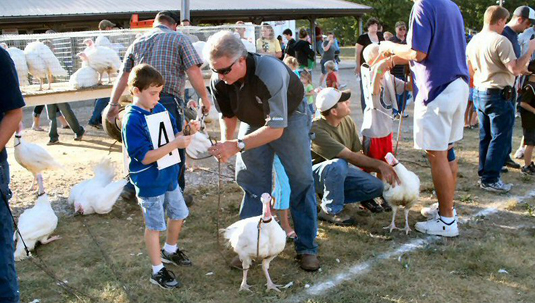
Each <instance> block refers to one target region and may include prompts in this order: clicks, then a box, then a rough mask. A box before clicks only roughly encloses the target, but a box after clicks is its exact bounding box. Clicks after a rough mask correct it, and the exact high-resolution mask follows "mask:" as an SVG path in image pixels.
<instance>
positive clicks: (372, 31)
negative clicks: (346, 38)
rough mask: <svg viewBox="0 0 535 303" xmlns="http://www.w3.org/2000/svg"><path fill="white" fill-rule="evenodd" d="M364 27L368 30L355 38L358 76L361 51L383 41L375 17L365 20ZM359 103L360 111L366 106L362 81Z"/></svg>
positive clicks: (361, 61) (357, 73)
mask: <svg viewBox="0 0 535 303" xmlns="http://www.w3.org/2000/svg"><path fill="white" fill-rule="evenodd" d="M366 28H367V29H368V32H366V33H364V34H362V35H360V36H359V38H358V39H357V44H356V45H355V48H356V50H355V62H356V66H355V75H357V76H358V77H360V66H361V65H362V64H363V63H364V58H362V51H363V50H364V48H365V47H366V46H368V45H370V44H372V43H374V44H379V42H381V41H384V40H385V39H384V38H383V33H381V32H379V31H377V30H378V28H379V20H377V19H375V18H370V19H369V20H368V22H366ZM360 105H361V107H362V112H364V109H365V108H366V103H365V101H364V93H363V91H362V82H361V84H360Z"/></svg>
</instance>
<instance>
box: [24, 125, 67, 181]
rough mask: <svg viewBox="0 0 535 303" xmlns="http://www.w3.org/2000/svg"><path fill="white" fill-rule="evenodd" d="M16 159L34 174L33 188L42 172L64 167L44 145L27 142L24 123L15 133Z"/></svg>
mask: <svg viewBox="0 0 535 303" xmlns="http://www.w3.org/2000/svg"><path fill="white" fill-rule="evenodd" d="M14 142H15V160H16V161H17V162H18V163H19V164H20V166H22V167H24V168H26V170H28V171H29V172H31V173H32V175H33V176H34V180H33V182H32V185H31V187H30V188H33V187H34V185H35V182H36V181H37V179H38V177H39V176H40V175H41V172H43V171H45V170H52V169H63V167H62V166H61V164H59V163H58V162H57V161H56V160H55V159H54V157H52V156H51V155H50V154H49V153H48V152H47V151H46V149H44V148H43V147H41V146H39V145H37V144H34V143H30V142H26V140H24V139H22V123H20V124H19V129H18V131H17V133H16V134H15V141H14Z"/></svg>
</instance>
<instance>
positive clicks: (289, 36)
mask: <svg viewBox="0 0 535 303" xmlns="http://www.w3.org/2000/svg"><path fill="white" fill-rule="evenodd" d="M282 34H283V35H284V37H285V38H286V40H288V44H286V48H285V49H284V57H286V56H292V57H295V49H294V45H295V39H294V37H293V32H292V30H291V29H289V28H287V29H285V30H284V31H283V32H282Z"/></svg>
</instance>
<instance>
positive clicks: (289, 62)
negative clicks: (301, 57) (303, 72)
mask: <svg viewBox="0 0 535 303" xmlns="http://www.w3.org/2000/svg"><path fill="white" fill-rule="evenodd" d="M284 63H285V64H286V65H288V67H290V68H293V69H297V68H298V67H299V62H297V59H296V58H295V57H293V56H288V57H286V58H284Z"/></svg>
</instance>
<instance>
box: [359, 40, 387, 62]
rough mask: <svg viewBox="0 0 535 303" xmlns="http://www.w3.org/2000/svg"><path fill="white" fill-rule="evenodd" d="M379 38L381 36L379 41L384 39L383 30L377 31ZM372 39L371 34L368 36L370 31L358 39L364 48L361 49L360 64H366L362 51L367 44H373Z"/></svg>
mask: <svg viewBox="0 0 535 303" xmlns="http://www.w3.org/2000/svg"><path fill="white" fill-rule="evenodd" d="M377 38H379V42H381V41H384V40H385V38H384V37H383V33H382V32H378V33H377ZM372 43H373V42H372V40H371V39H370V36H368V33H364V34H362V35H360V36H359V38H358V39H357V44H360V45H362V50H361V51H360V64H361V65H362V64H364V58H363V57H362V51H363V50H364V49H365V48H366V46H368V45H370V44H372Z"/></svg>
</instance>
